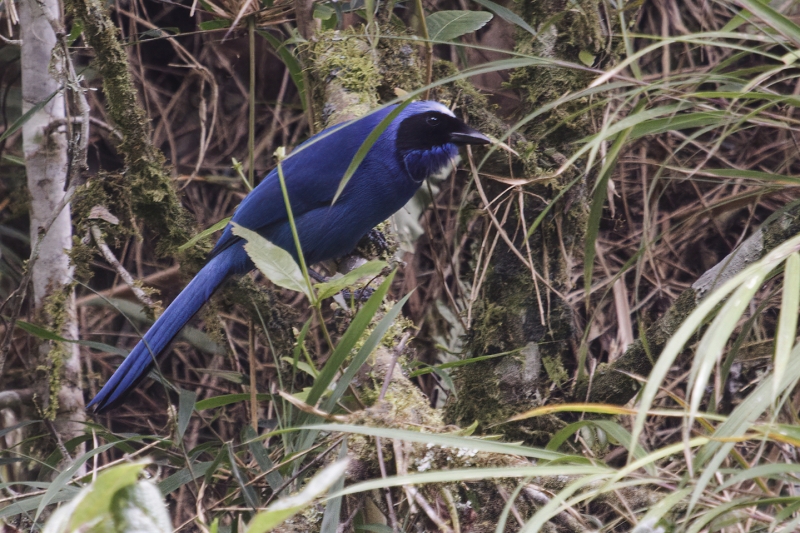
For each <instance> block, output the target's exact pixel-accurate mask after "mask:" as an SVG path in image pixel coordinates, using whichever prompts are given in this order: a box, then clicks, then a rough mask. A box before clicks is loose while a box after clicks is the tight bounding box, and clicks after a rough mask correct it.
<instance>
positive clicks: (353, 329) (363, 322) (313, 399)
mask: <svg viewBox="0 0 800 533" xmlns="http://www.w3.org/2000/svg"><path fill="white" fill-rule="evenodd" d="M396 272H397V271H396V270H394V271H392V273H391V274H389V275H388V276H387V277H386V280H385V281H384V282H383V283H382V284H381V286H380V287H378V290H376V291H375V292H374V293H373V294H372V296H370V298H369V300H367V303H365V304H364V306H363V307H362V308H361V309H360V310H359V311H358V313H357V314H356V316H355V317H354V318H353V321H352V322H351V323H350V326H349V327H348V328H347V331H345V332H344V335H342V338H341V339H339V344H337V345H336V349H335V350H334V351H333V353H332V354H331V356H330V357H329V358H328V360H327V361H326V362H325V366H323V367H322V370H321V371H320V373H319V378H317V379H316V380H315V381H314V386H313V387H312V388H311V392H310V393H309V395H308V400H306V403H307V404H308V405H316V403H317V401H318V400H319V399H320V398H321V397H322V393H323V392H325V390H327V388H328V385H330V384H331V382H332V381H333V379H334V378H335V377H336V374H337V373H338V372H339V369H340V368H341V367H342V364H343V363H344V360H345V359H346V358H347V356H348V355H350V350H352V349H353V346H355V344H356V342H358V339H360V338H361V335H362V334H363V333H364V331H365V330H366V329H367V327H368V326H369V324H370V322H371V321H372V317H374V316H375V313H377V312H378V308H379V307H380V305H381V303H383V297H384V296H386V293H387V292H388V291H389V287H390V286H391V284H392V280H394V275H395V273H396Z"/></svg>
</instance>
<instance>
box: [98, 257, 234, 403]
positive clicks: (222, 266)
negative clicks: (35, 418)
mask: <svg viewBox="0 0 800 533" xmlns="http://www.w3.org/2000/svg"><path fill="white" fill-rule="evenodd" d="M237 248H238V249H237ZM241 253H243V250H242V249H241V246H238V247H236V246H234V247H231V248H229V249H227V250H224V251H223V252H221V253H220V254H219V255H217V256H216V257H214V258H213V259H211V261H209V262H208V263H206V265H205V266H204V267H203V268H202V269H201V270H200V272H198V273H197V275H196V276H195V277H194V279H193V280H192V281H191V282H189V285H187V286H186V288H185V289H183V291H182V292H181V293H180V294H179V295H178V297H177V298H175V301H173V302H172V304H171V305H170V306H169V307H167V310H166V311H164V314H162V315H161V316H160V317H159V318H158V320H156V322H155V324H153V326H152V327H151V328H150V330H149V331H148V332H147V333H146V334H145V336H144V338H143V339H142V340H140V341H139V343H138V344H137V345H136V347H134V349H133V350H132V351H131V353H130V354H129V355H128V357H126V358H125V360H124V361H123V362H122V364H121V365H120V366H119V368H117V371H116V372H114V375H113V376H111V379H109V380H108V382H107V383H106V384H105V386H103V388H102V389H101V390H100V392H98V393H97V396H95V397H94V399H93V400H92V401H91V402H89V405H87V406H86V407H87V409H88V408H90V407H95V411H96V412H98V413H101V412H103V411H106V410H107V409H112V408H114V407H116V406H118V405H119V404H120V403H121V402H122V401H123V400H124V399H125V396H127V395H128V393H129V392H130V391H131V390H133V389H134V388H135V387H136V385H138V384H139V382H140V381H141V380H142V379H144V377H145V376H146V375H147V373H148V372H149V371H150V369H151V368H152V367H153V365H154V364H155V359H156V357H158V356H159V355H160V354H161V353H162V352H163V351H164V349H165V348H166V347H167V345H169V343H170V342H172V339H174V338H175V336H176V335H177V334H178V333H179V332H180V330H181V329H182V328H183V326H184V325H186V323H187V322H188V321H189V320H191V318H192V317H193V316H194V315H195V313H197V311H199V310H200V308H201V307H202V306H203V304H204V303H206V302H207V301H208V299H209V298H211V295H212V294H213V293H214V291H215V290H216V289H217V287H219V286H220V285H221V284H222V282H223V281H225V278H227V277H228V274H232V273H233V271H234V270H236V268H235V261H232V259H233V258H234V257H235V256H237V255H239V254H241Z"/></svg>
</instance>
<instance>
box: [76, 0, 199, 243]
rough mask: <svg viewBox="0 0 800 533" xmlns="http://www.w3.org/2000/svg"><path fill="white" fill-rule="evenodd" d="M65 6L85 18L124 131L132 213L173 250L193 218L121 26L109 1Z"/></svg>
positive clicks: (79, 0)
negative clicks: (136, 80)
mask: <svg viewBox="0 0 800 533" xmlns="http://www.w3.org/2000/svg"><path fill="white" fill-rule="evenodd" d="M65 8H66V10H67V11H68V12H69V13H70V14H72V15H73V16H75V17H77V18H80V19H81V20H82V21H83V23H84V35H85V36H86V39H87V41H88V43H89V45H90V46H91V47H92V48H93V49H94V51H95V60H94V64H95V66H96V67H97V69H98V71H99V72H100V74H101V75H102V77H103V91H104V94H105V97H106V99H107V105H108V111H109V116H110V117H111V120H112V122H113V123H114V125H115V126H116V127H117V129H118V130H119V131H120V132H121V133H122V142H120V144H119V146H118V149H119V152H120V153H121V154H122V155H123V157H124V160H125V166H126V171H125V177H126V179H125V181H124V183H123V184H122V185H123V188H124V190H125V197H126V203H127V204H128V207H129V208H130V210H131V214H135V215H136V216H137V217H140V218H142V219H144V220H145V221H146V223H147V225H148V227H149V228H150V229H152V230H153V231H155V232H156V233H158V234H159V236H160V237H161V239H160V240H159V243H158V245H157V247H156V250H157V252H158V253H159V254H161V255H168V254H170V253H172V252H174V250H175V248H176V247H177V246H179V245H181V244H183V243H184V242H186V240H188V238H189V236H190V234H191V220H190V218H189V217H188V216H187V214H186V212H185V211H184V209H183V208H182V206H181V204H180V201H179V200H178V196H177V194H176V192H175V190H174V188H173V187H172V183H171V180H170V177H169V175H168V173H167V172H166V171H165V170H164V169H165V166H166V165H165V160H164V156H163V155H162V154H161V152H160V151H159V150H158V149H156V148H155V147H154V146H153V145H152V142H151V140H150V120H149V118H148V117H147V115H146V113H145V112H144V110H143V109H142V107H141V106H140V105H139V103H138V97H137V91H136V87H135V86H134V84H133V79H132V77H131V75H130V73H129V72H128V56H127V53H126V51H125V49H124V48H123V46H122V43H121V42H120V39H119V30H118V29H117V27H116V26H115V25H114V23H113V22H112V21H111V19H110V18H109V16H108V13H107V9H106V5H105V4H104V3H102V2H100V1H99V0H69V1H67V2H65ZM94 205H106V206H108V204H106V203H101V204H94ZM109 209H110V208H109ZM112 212H113V211H112ZM117 216H127V213H126V214H124V215H123V214H120V213H117Z"/></svg>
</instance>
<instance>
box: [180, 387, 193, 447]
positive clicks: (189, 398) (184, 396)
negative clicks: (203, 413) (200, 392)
mask: <svg viewBox="0 0 800 533" xmlns="http://www.w3.org/2000/svg"><path fill="white" fill-rule="evenodd" d="M196 399H197V393H196V392H194V391H189V390H186V389H180V394H179V397H178V440H182V439H183V434H184V433H185V432H186V428H187V427H188V426H189V420H191V418H192V412H193V411H194V402H195V400H196Z"/></svg>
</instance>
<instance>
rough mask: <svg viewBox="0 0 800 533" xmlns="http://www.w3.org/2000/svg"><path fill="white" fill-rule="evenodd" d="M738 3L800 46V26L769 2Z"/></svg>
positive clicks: (741, 0) (739, 0) (750, 0)
mask: <svg viewBox="0 0 800 533" xmlns="http://www.w3.org/2000/svg"><path fill="white" fill-rule="evenodd" d="M737 3H738V4H739V5H740V6H742V7H744V8H746V9H747V10H748V11H750V12H751V13H752V14H753V15H755V16H757V17H758V18H760V19H761V20H763V21H764V22H766V23H767V24H768V25H769V26H771V27H772V28H773V29H774V30H775V31H777V32H778V33H780V34H781V35H783V36H784V37H786V38H787V39H789V40H790V41H791V42H792V43H793V44H794V45H795V46H800V26H798V25H797V24H796V23H794V22H793V21H792V20H791V19H789V18H787V17H786V16H784V15H782V14H781V13H779V12H778V11H776V10H775V9H773V8H772V7H770V6H769V3H768V2H762V1H759V0H738V2H737Z"/></svg>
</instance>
